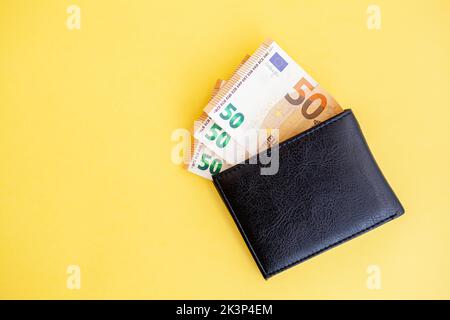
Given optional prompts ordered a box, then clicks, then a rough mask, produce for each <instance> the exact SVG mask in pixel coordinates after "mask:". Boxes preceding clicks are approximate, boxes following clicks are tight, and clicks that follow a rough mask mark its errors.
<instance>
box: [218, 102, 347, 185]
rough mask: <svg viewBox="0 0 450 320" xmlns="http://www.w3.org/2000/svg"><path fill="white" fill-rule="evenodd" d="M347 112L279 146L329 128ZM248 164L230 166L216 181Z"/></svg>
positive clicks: (280, 146) (345, 115)
mask: <svg viewBox="0 0 450 320" xmlns="http://www.w3.org/2000/svg"><path fill="white" fill-rule="evenodd" d="M346 112H347V111H344V112H343V113H341V114H339V115H338V116H337V117H336V118H334V119H332V120H330V121H329V122H327V123H323V124H320V125H318V126H317V127H315V128H314V129H312V130H311V131H308V132H305V133H303V134H300V135H299V136H297V137H295V138H294V139H292V140H288V141H285V142H283V143H281V144H280V145H279V148H282V147H284V146H287V145H289V144H291V143H293V142H296V141H298V140H300V139H302V138H304V137H307V136H309V135H311V134H313V133H317V132H318V131H319V130H321V129H323V128H327V127H329V126H330V125H331V124H333V123H336V122H338V121H339V120H342V119H344V118H345V117H347V116H349V115H351V114H353V112H352V111H351V110H348V112H347V113H346ZM252 158H253V157H252ZM246 165H247V164H246V163H241V164H237V165H235V166H234V167H232V168H230V169H228V170H226V171H224V172H222V173H221V174H219V175H217V176H215V178H216V179H215V180H216V181H219V180H220V179H221V178H222V177H223V176H225V175H229V174H230V173H234V172H235V171H236V170H238V169H241V168H243V167H245V166H246Z"/></svg>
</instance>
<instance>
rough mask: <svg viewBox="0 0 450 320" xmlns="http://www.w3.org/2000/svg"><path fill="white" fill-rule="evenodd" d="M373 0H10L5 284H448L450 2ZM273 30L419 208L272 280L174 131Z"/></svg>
mask: <svg viewBox="0 0 450 320" xmlns="http://www.w3.org/2000/svg"><path fill="white" fill-rule="evenodd" d="M374 3H375V4H377V5H379V7H380V9H381V14H382V20H381V21H382V24H381V30H369V29H368V28H367V25H366V20H367V13H366V9H367V7H368V6H369V5H370V4H372V2H371V1H361V0H359V1H356V0H347V1H331V0H330V1H317V0H316V1H298V0H295V1H273V0H272V1H260V0H258V1H242V0H240V1H203V2H196V1H144V0H142V1H136V0H134V1H129V0H123V1H106V0H104V1H100V0H95V1H88V0H84V1H81V0H74V1H62V0H55V1H48V0H47V1H44V0H42V1H17V0H10V1H6V0H2V1H1V2H0V151H1V154H0V297H1V298H450V255H449V252H450V232H449V231H450V148H449V138H450V125H449V117H450V111H449V110H450V99H449V89H450V62H449V61H450V59H449V57H450V41H449V39H450V2H449V1H447V0H442V1H432V0H428V1H387V0H386V1H376V2H374ZM71 4H76V5H78V6H79V7H80V8H81V29H80V30H68V28H67V27H66V19H67V17H68V14H67V12H66V10H67V7H68V6H69V5H71ZM267 36H270V37H272V38H274V39H275V40H276V41H277V42H278V43H279V44H280V45H281V46H282V47H283V48H284V49H285V50H286V51H287V52H289V53H290V55H291V56H292V57H293V58H294V59H296V60H297V61H298V62H299V63H300V64H301V65H302V66H303V67H304V68H305V69H306V70H308V71H309V73H310V74H311V75H312V76H313V77H314V78H315V79H316V80H317V81H319V83H321V84H322V85H323V86H324V87H325V88H327V90H328V91H330V92H331V93H332V94H333V96H334V97H335V98H336V99H337V100H338V101H339V102H340V103H341V104H342V105H344V106H347V107H351V108H352V109H353V110H354V112H355V113H356V115H357V117H358V119H359V122H360V124H361V126H362V127H363V130H364V132H365V135H366V138H367V140H368V141H369V144H370V146H371V148H372V151H373V153H374V155H375V157H376V159H377V161H378V163H379V165H380V166H381V168H382V170H383V172H384V174H385V175H386V177H387V178H388V180H389V182H390V183H391V185H392V187H393V189H394V190H395V191H396V193H397V195H398V196H399V198H400V199H401V201H402V203H403V204H404V206H405V209H406V215H404V216H403V217H401V218H400V219H398V220H396V221H394V222H391V223H389V224H387V225H385V226H383V227H381V228H379V229H377V230H375V231H372V232H370V233H368V234H366V235H364V236H362V237H360V238H358V239H356V240H353V241H351V242H348V243H346V244H345V245H342V246H340V247H338V248H336V249H333V250H331V251H329V252H327V253H325V254H322V255H320V256H318V257H316V258H314V259H312V260H309V261H308V262H306V263H304V264H301V265H299V266H297V267H295V268H293V269H290V270H289V271H286V272H284V273H282V274H280V275H278V276H276V277H274V278H272V279H270V280H269V281H264V280H263V278H262V277H261V275H260V273H259V271H258V269H257V267H256V264H255V263H254V261H253V259H252V257H251V255H250V253H249V251H248V250H247V248H246V246H245V244H244V241H243V240H242V239H241V237H240V235H239V232H238V230H237V228H236V227H235V225H234V223H233V221H232V219H231V217H230V215H229V214H228V212H227V210H226V208H225V206H224V205H223V203H222V202H221V200H220V198H219V196H218V194H217V193H216V191H215V189H214V187H213V185H212V184H211V183H210V182H208V181H206V180H203V179H202V178H199V177H197V176H195V175H192V174H189V173H187V172H186V171H184V170H183V169H182V167H179V166H176V165H174V164H173V163H172V162H171V160H170V154H171V149H172V147H173V146H174V143H173V142H172V141H171V139H170V136H171V133H172V131H173V130H174V129H176V128H189V127H190V126H191V125H192V124H193V120H194V119H195V118H196V117H197V116H198V115H199V113H200V111H201V109H202V107H203V105H204V104H205V103H206V101H207V99H208V95H209V92H210V90H211V88H212V86H213V83H214V81H215V79H216V78H217V77H226V76H229V75H230V73H231V72H232V70H233V68H234V67H235V65H237V63H238V62H239V61H240V59H241V57H242V56H243V55H244V54H245V53H246V52H252V51H253V50H254V49H256V47H257V46H258V45H259V43H260V42H261V41H263V40H264V38H265V37H267ZM69 265H78V266H80V268H81V289H80V290H69V289H68V288H67V287H66V281H67V277H68V275H67V273H66V270H67V267H68V266H69ZM369 265H377V266H379V267H380V270H381V272H382V278H381V279H382V282H381V283H382V288H381V289H380V290H369V289H368V288H367V286H366V281H367V276H368V274H367V268H368V266H369Z"/></svg>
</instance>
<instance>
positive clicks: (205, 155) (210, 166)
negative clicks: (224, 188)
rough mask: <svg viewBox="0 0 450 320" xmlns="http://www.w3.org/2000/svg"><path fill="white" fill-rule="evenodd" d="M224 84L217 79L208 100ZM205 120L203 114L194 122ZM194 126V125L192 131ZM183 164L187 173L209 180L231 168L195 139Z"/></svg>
mask: <svg viewBox="0 0 450 320" xmlns="http://www.w3.org/2000/svg"><path fill="white" fill-rule="evenodd" d="M225 83H226V82H225V80H222V79H218V80H217V81H216V84H215V85H214V88H213V90H212V92H211V98H210V99H212V98H213V97H214V96H215V95H216V94H217V92H218V91H219V90H220V88H221V87H222V86H223V85H224V84H225ZM205 120H207V115H206V114H204V113H203V114H202V116H201V117H200V118H199V119H198V120H197V121H196V125H201V124H202V123H203V122H204V121H205ZM210 120H211V119H210ZM211 121H212V120H211ZM196 125H194V131H195V127H196ZM185 164H186V169H187V170H188V171H189V172H192V173H194V174H196V175H199V176H201V177H203V178H206V179H209V180H212V176H213V175H215V174H218V173H219V172H221V171H222V170H225V169H227V168H229V167H230V166H231V164H229V163H227V162H226V161H225V160H224V159H223V158H222V157H220V156H218V155H217V154H215V153H214V152H213V151H212V150H211V149H210V148H208V147H207V146H206V145H205V144H203V143H201V142H200V141H198V140H197V139H195V137H194V139H192V141H191V148H190V152H189V154H188V155H187V158H186V159H185Z"/></svg>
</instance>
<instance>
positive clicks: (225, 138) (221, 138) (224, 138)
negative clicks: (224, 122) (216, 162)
mask: <svg viewBox="0 0 450 320" xmlns="http://www.w3.org/2000/svg"><path fill="white" fill-rule="evenodd" d="M209 130H210V132H211V134H210V135H209V134H207V135H206V136H205V137H206V138H207V139H209V140H211V141H214V140H216V138H217V140H216V145H217V146H218V147H219V148H224V147H225V146H226V145H227V144H228V142H230V138H231V137H230V135H229V134H228V133H226V132H225V131H223V132H222V133H220V134H219V132H220V131H222V128H221V127H220V126H219V125H218V124H217V123H214V124H213V125H212V126H211V128H210V129H209Z"/></svg>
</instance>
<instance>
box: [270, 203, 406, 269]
mask: <svg viewBox="0 0 450 320" xmlns="http://www.w3.org/2000/svg"><path fill="white" fill-rule="evenodd" d="M401 211H402V209H399V210H398V211H396V212H395V213H394V214H392V215H390V216H388V217H387V218H384V219H383V220H380V221H378V222H376V223H374V224H372V225H370V226H369V227H367V228H364V229H362V230H359V231H357V232H355V233H352V234H351V235H349V236H347V237H345V238H343V239H341V240H339V241H335V242H333V243H331V244H329V245H327V246H325V247H323V248H321V249H318V250H316V251H314V252H312V253H310V254H308V255H307V256H304V257H302V258H300V259H298V260H295V261H294V262H291V263H289V264H287V265H285V266H283V267H280V268H278V269H276V270H274V271H271V272H269V273H267V276H268V277H269V276H272V275H274V274H276V273H278V272H281V271H283V270H285V269H288V268H290V267H292V266H294V265H295V264H297V263H300V262H303V261H305V260H308V259H309V258H311V257H313V256H315V255H317V254H319V253H321V252H323V251H326V250H327V249H330V248H331V247H334V246H338V245H340V244H341V243H343V242H346V241H347V240H350V239H351V238H354V237H357V236H358V235H360V234H362V233H364V232H366V231H369V230H370V229H373V228H376V227H377V226H379V225H381V224H383V223H385V222H387V221H388V220H391V219H393V218H395V217H396V216H397V215H398V214H399V213H400V212H401Z"/></svg>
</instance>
